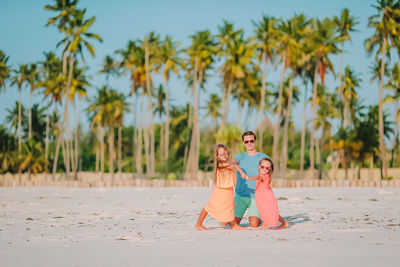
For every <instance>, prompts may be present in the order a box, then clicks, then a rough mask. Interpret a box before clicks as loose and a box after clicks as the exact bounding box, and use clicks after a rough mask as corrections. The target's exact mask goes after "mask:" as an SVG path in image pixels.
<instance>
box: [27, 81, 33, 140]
mask: <svg viewBox="0 0 400 267" xmlns="http://www.w3.org/2000/svg"><path fill="white" fill-rule="evenodd" d="M32 95H33V88H32V86H31V91H30V95H29V115H28V116H29V118H28V140H30V139H31V137H32Z"/></svg>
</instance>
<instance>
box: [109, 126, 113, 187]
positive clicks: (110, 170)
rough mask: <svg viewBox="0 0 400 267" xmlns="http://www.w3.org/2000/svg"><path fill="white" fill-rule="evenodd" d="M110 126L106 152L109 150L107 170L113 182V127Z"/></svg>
mask: <svg viewBox="0 0 400 267" xmlns="http://www.w3.org/2000/svg"><path fill="white" fill-rule="evenodd" d="M109 127H110V129H109V130H110V133H109V134H108V152H109V164H108V165H109V170H108V172H109V173H111V179H112V181H113V182H114V128H113V127H111V126H109Z"/></svg>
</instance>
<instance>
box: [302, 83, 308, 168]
mask: <svg viewBox="0 0 400 267" xmlns="http://www.w3.org/2000/svg"><path fill="white" fill-rule="evenodd" d="M307 89H308V87H307V83H306V84H305V93H304V106H303V123H302V126H301V145H300V171H304V150H305V143H306V109H307V91H308V90H307Z"/></svg>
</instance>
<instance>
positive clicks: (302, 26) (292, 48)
mask: <svg viewBox="0 0 400 267" xmlns="http://www.w3.org/2000/svg"><path fill="white" fill-rule="evenodd" d="M309 24H310V20H308V19H307V18H306V17H305V16H304V15H303V14H300V15H295V16H294V17H293V18H291V19H290V20H289V21H287V22H285V23H282V25H281V27H280V30H281V31H282V34H283V37H282V40H281V41H282V42H283V43H284V44H285V45H286V49H285V51H284V55H285V58H286V62H285V64H286V65H287V68H290V69H291V74H290V76H289V81H288V85H289V86H288V93H287V95H288V99H287V101H286V102H283V103H284V106H285V104H286V114H285V124H284V129H283V144H282V153H281V164H280V169H281V173H282V175H283V176H284V175H285V173H286V168H287V162H288V127H289V121H290V117H291V113H292V111H291V109H292V103H293V100H294V101H298V97H297V95H296V94H294V93H297V92H296V91H295V92H294V91H293V90H294V87H293V80H294V78H295V77H296V76H300V75H302V73H303V72H304V68H306V67H307V64H308V54H307V52H306V50H307V48H306V44H305V38H304V36H305V35H307V34H308V33H309V32H310V27H309ZM282 86H283V85H282V84H281V85H280V88H281V87H282ZM296 90H298V88H296ZM282 97H283V95H281V99H282ZM281 101H282V100H281ZM278 103H282V102H280V101H279V98H278ZM278 109H279V106H278ZM278 113H279V114H280V112H278ZM277 127H278V129H279V125H277ZM274 130H275V129H274ZM278 140H279V132H278Z"/></svg>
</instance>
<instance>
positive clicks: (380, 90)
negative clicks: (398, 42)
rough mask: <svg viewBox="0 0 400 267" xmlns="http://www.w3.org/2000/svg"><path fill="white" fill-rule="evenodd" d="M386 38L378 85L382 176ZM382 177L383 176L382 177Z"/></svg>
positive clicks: (384, 167) (384, 172) (383, 164)
mask: <svg viewBox="0 0 400 267" xmlns="http://www.w3.org/2000/svg"><path fill="white" fill-rule="evenodd" d="M386 43H387V40H386V38H384V39H383V47H382V59H381V77H380V78H381V79H380V86H379V150H380V156H381V162H382V168H383V175H384V177H388V172H387V166H386V152H385V149H386V148H385V139H384V138H385V137H384V132H383V84H384V78H385V76H384V75H385V57H386ZM382 178H383V177H382Z"/></svg>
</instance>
